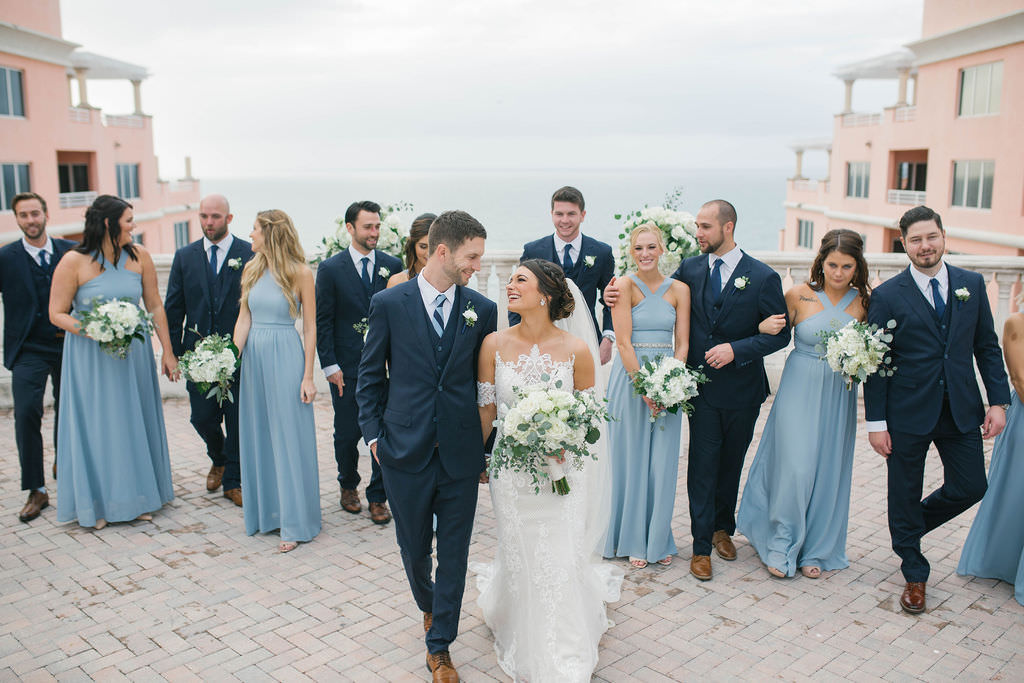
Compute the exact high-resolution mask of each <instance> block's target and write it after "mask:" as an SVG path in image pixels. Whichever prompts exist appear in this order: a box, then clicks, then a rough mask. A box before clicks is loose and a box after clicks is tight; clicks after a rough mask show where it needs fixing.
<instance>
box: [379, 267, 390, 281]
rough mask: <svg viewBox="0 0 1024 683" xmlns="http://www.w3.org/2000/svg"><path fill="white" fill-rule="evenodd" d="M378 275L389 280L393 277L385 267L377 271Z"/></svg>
mask: <svg viewBox="0 0 1024 683" xmlns="http://www.w3.org/2000/svg"><path fill="white" fill-rule="evenodd" d="M377 275H380V276H381V277H384V278H388V277H391V271H390V270H388V269H387V268H385V267H384V266H381V267H380V269H379V270H378V271H377Z"/></svg>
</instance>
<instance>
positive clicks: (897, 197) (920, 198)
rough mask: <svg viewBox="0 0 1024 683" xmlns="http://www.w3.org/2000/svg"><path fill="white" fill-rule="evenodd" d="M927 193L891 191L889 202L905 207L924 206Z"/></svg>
mask: <svg viewBox="0 0 1024 683" xmlns="http://www.w3.org/2000/svg"><path fill="white" fill-rule="evenodd" d="M924 198H925V193H924V192H917V191H914V190H889V197H888V202H889V203H890V204H899V205H904V206H920V205H921V204H924Z"/></svg>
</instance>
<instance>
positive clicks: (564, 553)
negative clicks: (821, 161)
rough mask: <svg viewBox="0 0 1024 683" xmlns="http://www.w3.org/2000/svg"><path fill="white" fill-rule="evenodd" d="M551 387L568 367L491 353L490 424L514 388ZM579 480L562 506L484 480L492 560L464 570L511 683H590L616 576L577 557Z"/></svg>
mask: <svg viewBox="0 0 1024 683" xmlns="http://www.w3.org/2000/svg"><path fill="white" fill-rule="evenodd" d="M545 374H546V375H548V377H549V379H548V381H547V382H546V383H545V382H543V381H542V376H543V375H545ZM559 379H560V380H562V383H563V385H562V386H567V387H571V386H572V385H573V361H572V360H569V361H564V362H558V361H552V359H551V356H550V355H548V354H543V355H542V354H540V352H539V350H538V348H537V347H536V346H534V347H533V349H532V351H531V353H530V355H529V356H526V355H520V357H519V359H518V360H517V361H516V362H505V361H503V360H502V359H501V357H500V356H499V355H498V354H497V353H496V354H495V384H494V387H493V390H494V391H495V392H496V397H497V405H498V419H499V420H500V419H502V418H503V417H504V415H505V412H506V406H507V405H511V404H514V403H515V395H514V393H513V386H519V387H526V386H533V385H537V384H546V385H547V386H549V387H552V388H553V387H554V384H555V382H556V381H558V380H559ZM485 388H489V387H487V385H482V388H481V395H482V396H483V395H484V394H485V391H486V389H485ZM487 402H490V401H487ZM499 438H500V428H499ZM586 474H587V472H586V466H584V470H583V471H575V470H570V471H569V472H568V475H567V477H568V480H569V485H570V487H571V490H570V492H569V494H568V495H565V496H559V495H556V494H554V493H552V492H551V491H550V489H545V488H543V487H542V488H541V491H540V493H539V494H535V493H534V492H533V486H532V484H531V478H530V476H529V475H528V474H523V473H518V472H507V471H506V472H501V473H500V475H499V476H497V477H495V476H493V475H492V476H491V483H490V491H491V502H492V504H493V508H494V517H495V521H496V522H497V529H498V543H497V549H496V553H495V558H494V562H492V563H489V564H484V563H480V562H474V563H471V564H470V569H471V570H472V571H473V572H475V573H476V574H477V587H478V589H479V590H480V597H479V598H478V599H477V604H478V605H479V606H480V609H481V610H482V611H483V616H484V621H485V622H486V623H487V625H488V626H489V627H490V629H491V631H492V633H493V634H494V650H495V652H496V653H497V657H498V664H499V665H500V666H501V668H502V669H503V670H504V671H505V673H507V674H508V675H509V676H511V677H512V679H513V680H515V681H530V683H540V682H543V681H558V682H560V683H561V682H565V681H589V680H590V678H591V674H592V673H593V671H594V668H595V667H596V666H597V658H598V642H599V641H600V639H601V634H603V633H604V632H605V631H606V630H607V629H608V627H609V626H611V625H612V623H611V622H610V621H609V620H608V616H607V614H606V611H605V603H608V602H615V601H617V600H618V599H619V595H620V588H621V584H622V572H621V570H619V569H618V568H616V567H613V566H612V565H609V564H606V563H603V562H601V561H600V556H599V555H598V554H596V553H595V550H596V549H595V548H587V547H585V545H586V542H585V540H584V539H585V537H586V534H585V533H584V531H585V526H586V523H587V519H586V510H587V495H588V490H587V477H586Z"/></svg>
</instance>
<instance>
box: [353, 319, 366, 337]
mask: <svg viewBox="0 0 1024 683" xmlns="http://www.w3.org/2000/svg"><path fill="white" fill-rule="evenodd" d="M352 329H353V330H355V331H356V332H358V333H359V334H361V335H363V341H364V342H365V341H366V333H367V332H369V331H370V322H369V321H368V320H367V319H366V318H363V319H362V320H360V321H359V322H357V323H352Z"/></svg>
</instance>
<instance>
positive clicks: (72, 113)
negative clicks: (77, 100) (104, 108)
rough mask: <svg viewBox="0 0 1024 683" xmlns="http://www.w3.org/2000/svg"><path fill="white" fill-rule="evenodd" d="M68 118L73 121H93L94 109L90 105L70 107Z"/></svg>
mask: <svg viewBox="0 0 1024 683" xmlns="http://www.w3.org/2000/svg"><path fill="white" fill-rule="evenodd" d="M68 120H69V121H71V123H91V122H92V109H89V108H88V107H68Z"/></svg>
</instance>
